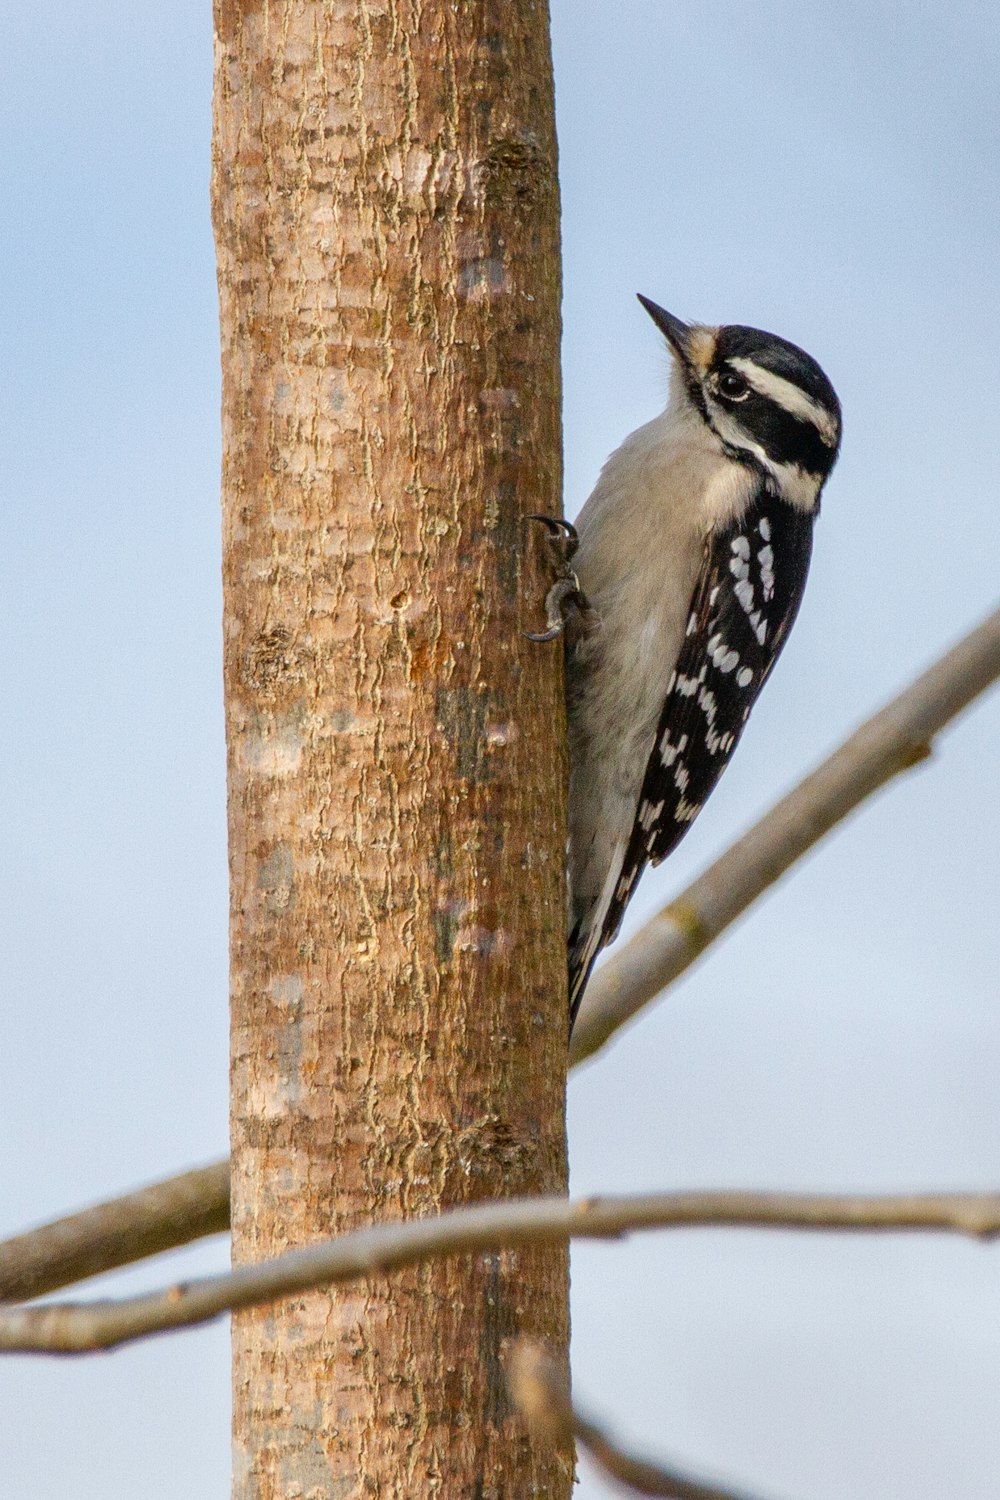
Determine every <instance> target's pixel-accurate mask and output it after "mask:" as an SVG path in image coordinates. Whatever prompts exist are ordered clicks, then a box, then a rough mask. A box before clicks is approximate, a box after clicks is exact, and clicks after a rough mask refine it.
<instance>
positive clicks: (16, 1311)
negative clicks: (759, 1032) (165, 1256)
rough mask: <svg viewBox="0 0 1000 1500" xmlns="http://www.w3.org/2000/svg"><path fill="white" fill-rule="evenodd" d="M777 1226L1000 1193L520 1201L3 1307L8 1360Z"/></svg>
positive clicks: (997, 1224) (912, 1216)
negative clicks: (714, 1230)
mask: <svg viewBox="0 0 1000 1500" xmlns="http://www.w3.org/2000/svg"><path fill="white" fill-rule="evenodd" d="M682 1227H686V1228H708V1227H729V1228H738V1227H746V1228H751V1227H753V1228H771V1229H826V1230H881V1231H891V1230H950V1231H952V1232H955V1233H958V1234H967V1235H972V1236H974V1237H975V1238H979V1239H991V1238H993V1237H994V1236H995V1235H997V1234H1000V1193H933V1194H905V1195H900V1194H896V1195H887V1196H871V1195H868V1194H861V1195H851V1196H826V1195H816V1194H806V1193H747V1192H696V1193H653V1194H645V1195H637V1196H625V1197H607V1198H584V1199H579V1200H577V1201H576V1202H571V1201H569V1200H567V1199H565V1198H557V1197H550V1198H512V1199H508V1200H506V1201H504V1202H499V1203H481V1204H477V1205H476V1206H474V1207H472V1208H460V1209H454V1210H452V1211H451V1212H449V1213H444V1214H441V1215H439V1216H438V1217H436V1218H429V1219H413V1220H408V1221H405V1222H403V1223H390V1224H377V1225H374V1226H372V1227H371V1228H368V1229H362V1230H358V1231H356V1232H355V1233H353V1234H346V1235H343V1236H341V1237H340V1238H338V1239H333V1240H326V1241H323V1242H322V1243H320V1244H315V1245H309V1246H307V1247H305V1248H304V1249H300V1250H291V1251H289V1252H288V1253H287V1254H285V1255H280V1256H277V1257H275V1258H274V1259H271V1260H264V1261H260V1262H258V1263H257V1264H254V1265H245V1266H239V1267H237V1268H236V1269H235V1270H234V1271H232V1272H230V1273H228V1274H225V1275H219V1276H207V1277H204V1278H202V1279H200V1280H197V1281H191V1282H187V1283H181V1284H179V1285H177V1286H172V1287H168V1288H166V1289H165V1290H163V1291H159V1292H153V1293H149V1294H147V1295H145V1296H141V1297H129V1298H125V1299H123V1300H121V1301H118V1302H109V1301H104V1302H93V1303H66V1302H63V1303H49V1304H48V1305H43V1306H32V1307H24V1306H18V1307H13V1306H6V1307H0V1350H6V1351H8V1352H15V1351H19V1352H24V1353H27V1352H32V1351H33V1352H42V1353H50V1354H56V1353H61V1354H79V1353H85V1352H86V1351H88V1350H92V1349H110V1348H112V1347H114V1346H115V1345H117V1344H122V1343H126V1342H128V1341H129V1340H131V1339H137V1338H143V1337H144V1336H146V1335H147V1334H152V1333H163V1332H165V1331H166V1330H167V1329H171V1328H185V1327H189V1326H190V1325H192V1324H195V1323H205V1322H207V1321H209V1320H210V1319H211V1318H215V1317H218V1316H219V1314H220V1313H224V1312H227V1311H232V1310H235V1309H237V1308H246V1307H255V1306H259V1305H260V1304H261V1303H265V1302H268V1303H270V1302H275V1301H278V1300H280V1299H282V1298H285V1297H289V1296H292V1295H294V1294H297V1293H301V1292H306V1291H310V1290H312V1289H314V1288H316V1287H321V1286H330V1285H332V1284H333V1283H335V1282H342V1281H350V1280H353V1279H354V1278H356V1277H359V1276H371V1275H372V1274H373V1273H375V1272H385V1271H392V1270H397V1269H398V1268H399V1267H401V1266H408V1265H413V1264H415V1263H416V1262H418V1261H424V1260H428V1259H430V1258H432V1257H435V1256H449V1255H459V1254H477V1253H479V1252H482V1251H486V1250H497V1249H509V1248H512V1247H515V1246H521V1245H541V1244H546V1243H550V1242H553V1241H560V1240H567V1239H617V1238H619V1237H620V1236H622V1235H624V1234H628V1233H630V1232H632V1231H635V1230H642V1229H667V1228H682Z"/></svg>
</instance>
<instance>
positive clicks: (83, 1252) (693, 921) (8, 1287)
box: [0, 610, 1000, 1300]
mask: <svg viewBox="0 0 1000 1500" xmlns="http://www.w3.org/2000/svg"><path fill="white" fill-rule="evenodd" d="M998 676H1000V610H996V611H995V612H994V613H993V614H992V615H990V616H988V618H987V619H986V620H984V621H983V623H982V624H981V625H979V626H977V627H976V629H975V630H973V631H971V632H970V633H969V635H967V636H966V637H965V638H964V639H963V640H961V641H960V642H959V643H958V645H957V646H954V647H953V648H952V649H951V650H950V651H948V652H946V653H945V655H944V656H942V657H941V658H939V660H938V661H937V662H935V663H934V665H933V666H932V667H930V668H929V669H928V670H927V671H926V672H924V673H923V674H922V675H921V676H920V677H918V678H917V679H916V680H915V681H914V682H913V683H911V684H910V686H909V687H907V688H905V689H904V690H903V692H902V693H900V694H899V695H898V697H896V698H894V699H893V700H892V701H891V702H890V703H889V704H887V705H886V707H885V708H883V709H882V710H880V712H879V713H877V714H875V715H874V717H872V718H871V719H868V720H867V721H866V722H865V723H864V724H862V725H861V727H860V728H859V729H857V730H856V731H855V732H854V734H852V735H851V736H850V738H849V739H848V740H847V741H846V742H845V743H844V744H843V745H841V747H840V748H839V749H838V750H835V751H834V753H833V754H832V755H831V756H830V757H829V758H828V759H827V760H826V761H824V762H823V764H822V765H821V766H819V767H818V768H817V769H816V770H815V771H813V772H812V773H811V774H810V775H809V776H807V777H806V779H805V780H804V781H803V782H802V783H801V784H800V785H799V786H798V787H796V789H795V790H794V791H792V792H791V793H789V795H788V796H787V797H785V798H783V799H782V800H781V801H780V802H779V803H777V805H776V806H775V807H774V808H772V810H771V811H770V812H769V813H767V814H765V816H764V817H763V818H762V819H761V820H760V821H759V822H758V823H757V824H756V825H755V826H754V827H753V828H751V829H750V831H749V832H748V833H746V834H744V836H743V837H742V838H741V839H739V840H737V842H736V843H735V844H734V845H733V846H732V847H731V848H730V849H729V850H728V851H727V852H726V853H725V854H723V855H722V856H721V858H720V859H718V860H716V862H715V863H714V864H713V865H711V866H710V867H709V869H707V870H706V871H704V873H703V874H701V875H699V876H698V878H697V879H696V880H695V881H694V882H693V883H692V884H691V885H690V886H688V888H687V890H686V891H684V892H682V894H681V895H680V896H678V897H677V898H676V900H674V901H673V902H671V903H670V905H669V906H668V907H666V909H665V910H664V911H662V912H661V913H660V914H659V915H658V916H656V917H653V918H652V920H651V921H649V922H647V923H646V925H645V926H644V927H643V928H642V929H641V930H640V931H639V932H638V933H636V935H635V936H634V937H633V938H631V939H630V940H629V942H627V943H624V944H623V945H622V946H621V947H620V948H619V949H618V951H617V952H616V953H615V954H614V955H613V956H612V957H611V958H610V959H609V960H608V961H607V962H606V963H605V964H604V965H602V967H601V968H600V969H598V970H597V972H596V973H595V974H594V976H593V977H592V979H591V981H590V984H589V986H588V990H587V994H586V996H585V998H584V1003H583V1006H582V1008H581V1012H580V1015H579V1017H578V1018H577V1023H576V1027H575V1030H574V1033H573V1041H572V1049H571V1054H570V1062H571V1065H572V1064H576V1063H579V1062H583V1061H584V1060H585V1059H586V1058H588V1057H590V1056H592V1055H593V1053H595V1052H596V1051H598V1050H599V1048H601V1047H602V1046H603V1045H604V1043H605V1042H606V1041H607V1040H608V1038H609V1037H610V1036H612V1035H613V1033H614V1032H615V1031H617V1030H618V1028H619V1027H620V1026H623V1025H625V1023H626V1022H627V1021H629V1020H630V1019H631V1018H632V1017H633V1016H634V1015H635V1014H636V1013H637V1011H639V1010H640V1009H641V1008H642V1007H643V1006H644V1005H647V1004H648V1003H649V1002H650V1001H651V1000H653V999H654V998H655V997H656V996H657V995H658V994H659V993H660V992H661V991H662V990H663V989H665V988H666V986H667V985H669V984H670V983H671V982H672V981H673V980H675V979H677V978H678V977H679V976H680V975H681V974H682V973H683V972H684V971H685V969H687V968H688V967H689V966H690V965H691V964H692V963H693V962H694V961H695V959H696V958H697V957H698V956H699V955H700V954H701V953H702V952H703V951H704V950H705V948H706V947H707V946H708V945H709V944H710V943H711V942H712V941H714V939H715V938H717V937H718V936H719V934H720V933H721V932H723V931H724V930H725V928H726V927H727V926H728V925H729V924H730V923H731V922H733V921H735V919H736V918H737V917H738V916H739V915H740V914H741V913H742V912H744V911H745V910H746V909H747V907H748V906H750V905H752V903H753V902H754V901H755V900H756V899H757V898H758V896H760V895H761V894H762V893H763V892H764V891H765V890H766V889H767V888H768V886H770V885H772V884H773V883H774V881H776V880H777V879H778V878H779V877H780V876H781V875H783V874H784V873H785V871H786V870H788V869H789V868H790V867H791V866H792V865H793V864H794V863H795V862H796V860H798V859H800V858H801V856H802V855H803V854H805V853H806V852H807V851H808V850H809V849H810V848H811V847H812V846H813V844H815V843H816V842H817V841H818V840H819V839H820V838H822V837H823V835H824V834H826V833H828V832H829V830H830V829H831V828H832V827H834V825H835V824H836V823H837V822H838V821H840V819H842V818H844V817H846V816H847V815H848V814H849V813H850V812H851V811H853V809H854V808H856V807H857V806H859V805H860V804H861V803H862V802H863V801H864V800H865V799H866V798H868V797H870V796H871V795H872V793H873V792H875V791H877V790H878V789H879V788H880V787H881V786H884V785H885V783H886V782H887V781H889V780H891V779H892V777H893V776H895V775H897V774H898V773H899V772H901V771H903V770H906V769H907V768H908V767H910V766H913V765H915V764H917V763H918V762H919V761H920V760H921V759H922V758H924V757H925V756H926V755H927V753H928V749H929V745H930V741H931V740H932V739H933V737H934V735H936V734H937V733H938V732H939V731H940V730H941V729H942V728H943V727H944V725H945V724H947V723H948V721H949V720H950V719H952V718H954V717H955V715H956V714H958V713H960V712H961V711H962V709H964V708H966V707H967V706H968V705H969V704H970V703H971V702H972V701H973V699H974V698H975V697H977V696H978V695H979V694H980V693H982V692H984V691H985V689H986V688H988V687H989V686H990V685H991V684H992V683H993V682H994V681H995V680H996V678H997V677H998ZM227 1185H228V1163H227V1162H225V1161H219V1162H213V1163H212V1165H211V1166H210V1167H206V1168H203V1169H202V1170H201V1171H200V1172H192V1173H185V1174H184V1175H183V1176H180V1177H176V1178H171V1179H169V1180H168V1181H166V1182H163V1183H158V1184H154V1185H153V1186H152V1187H150V1188H146V1189H143V1190H142V1191H141V1192H139V1193H132V1194H128V1195H127V1196H125V1197H123V1198H119V1199H115V1200H114V1201H112V1202H110V1203H106V1204H102V1205H100V1206H99V1207H98V1208H95V1209H87V1210H85V1211H84V1213H82V1214H76V1215H73V1216H71V1217H70V1218H67V1219H64V1220H59V1221H58V1223H57V1224H55V1225H45V1226H43V1227H42V1228H40V1229H36V1230H33V1231H29V1232H28V1233H26V1234H23V1235H19V1236H18V1237H17V1239H15V1240H7V1241H5V1242H2V1243H0V1300H11V1299H14V1298H19V1297H29V1296H40V1295H41V1294H42V1293H43V1292H50V1291H55V1290H56V1289H57V1288H58V1287H60V1286H66V1285H68V1284H69V1283H70V1282H71V1281H76V1280H81V1279H83V1278H84V1277H86V1276H93V1275H96V1274H97V1273H98V1272H100V1271H107V1270H113V1269H115V1268H116V1267H118V1266H121V1265H126V1264H128V1263H129V1262H131V1261H134V1260H139V1259H141V1258H142V1257H143V1256H145V1255H152V1254H156V1253H157V1252H158V1251H161V1250H168V1249H170V1248H172V1247H173V1246H175V1245H183V1244H186V1243H188V1242H189V1241H190V1240H193V1239H197V1238H198V1237H199V1236H200V1235H203V1234H214V1233H216V1232H217V1231H219V1230H222V1229H225V1228H226V1227H227V1226H228V1222H229V1217H228V1194H227ZM201 1194H204V1197H203V1199H202V1198H201V1196H200V1195H201ZM158 1195H161V1196H158ZM158 1204H159V1207H158V1206H157V1205H158ZM89 1241H92V1245H90V1244H88V1242H89ZM71 1243H72V1244H74V1245H75V1247H76V1248H75V1249H74V1250H73V1252H72V1253H68V1252H67V1251H66V1250H64V1249H61V1248H60V1244H62V1245H69V1244H71Z"/></svg>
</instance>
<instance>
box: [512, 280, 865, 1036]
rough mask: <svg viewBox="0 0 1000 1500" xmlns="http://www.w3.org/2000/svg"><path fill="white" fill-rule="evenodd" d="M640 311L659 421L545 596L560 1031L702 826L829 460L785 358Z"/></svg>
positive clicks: (603, 487) (832, 400) (775, 638)
mask: <svg viewBox="0 0 1000 1500" xmlns="http://www.w3.org/2000/svg"><path fill="white" fill-rule="evenodd" d="M639 300H640V302H641V303H642V305H643V307H644V308H645V309H646V311H647V312H648V313H649V315H650V317H651V318H652V319H653V321H654V323H656V325H657V327H658V328H659V329H660V330H661V331H662V333H663V334H664V335H665V337H666V340H667V343H668V345H669V347H670V351H671V354H672V355H673V368H672V374H671V383H670V397H669V401H668V404H667V408H666V410H665V411H664V412H663V413H662V414H661V415H660V416H658V417H656V418H654V420H653V421H652V422H647V423H646V425H645V426H644V427H640V428H639V429H638V430H637V431H636V432H633V433H632V434H631V436H630V437H627V438H626V439H625V441H624V443H622V445H621V447H620V448H619V449H618V450H617V451H616V452H615V453H613V454H612V456H611V457H610V458H609V459H608V461H607V463H606V464H605V466H604V468H603V470H602V471H601V476H600V478H599V479H598V481H597V485H596V488H595V489H594V492H593V494H592V495H591V496H590V499H589V500H588V501H587V503H586V505H585V506H584V507H583V510H582V511H581V513H580V516H579V518H578V521H577V528H578V533H579V542H578V545H577V546H576V547H575V550H574V551H573V553H572V563H571V567H572V570H573V571H572V573H570V572H569V566H567V567H566V568H565V569H564V577H563V580H562V582H561V584H557V586H556V588H555V589H553V591H552V595H553V596H556V601H557V602H558V603H559V605H560V607H562V606H564V605H565V604H566V603H568V602H574V603H575V604H576V605H577V608H576V610H575V611H571V612H570V613H569V615H568V618H567V621H566V626H567V631H566V634H567V642H566V673H567V698H568V707H569V735H570V791H569V885H570V938H569V975H570V1015H571V1024H572V1018H573V1017H575V1015H576V1012H577V1009H578V1007H579V1004H580V999H581V996H582V994H583V989H584V986H585V984H586V982H587V978H588V976H589V974H590V971H591V968H592V966H593V963H594V960H595V958H596V957H597V954H598V952H599V951H600V949H601V948H603V947H604V946H605V944H606V943H610V942H611V940H612V938H613V937H614V936H615V934H616V933H617V931H618V928H619V926H620V924H621V920H622V914H623V912H624V910H625V907H626V906H627V905H628V902H629V899H630V897H631V895H632V892H633V891H634V890H635V887H636V883H637V882H638V879H639V876H640V875H641V874H642V871H643V869H644V868H645V867H646V865H647V864H653V865H656V864H659V862H660V860H662V859H664V858H665V857H666V855H668V854H669V853H670V852H671V850H672V849H673V848H674V847H675V846H676V844H677V843H678V842H679V841H680V839H681V838H682V837H683V836H684V834H685V833H686V832H687V830H688V828H689V827H690V826H691V822H692V820H693V819H694V818H695V817H696V816H697V814H698V813H699V811H700V810H701V808H702V806H703V805H704V803H705V799H706V798H707V797H708V795H709V793H710V792H711V791H712V788H713V787H714V786H715V783H716V782H717V781H718V779H719V777H720V775H721V774H722V772H723V770H724V769H725V767H726V765H727V764H728V761H729V757H730V756H731V754H732V752H733V750H734V749H735V748H736V744H737V741H738V740H739V737H740V735H741V734H742V732H743V726H744V725H745V723H746V721H747V718H748V716H749V714H750V710H751V708H752V707H753V705H754V703H755V701H756V699H757V695H758V693H759V692H760V690H761V688H762V687H763V685H764V683H765V682H766V681H767V678H768V676H769V675H770V672H771V670H772V668H773V666H774V664H775V662H776V660H777V658H778V654H779V652H780V651H781V648H782V646H783V645H784V643H785V641H786V639H787V637H788V632H789V631H790V629H791V627H792V624H793V622H794V620H795V616H796V613H797V611H798V608H799V603H800V601H801V599H802V591H803V589H804V587H805V582H806V573H807V571H808V568H809V554H810V550H811V547H812V532H813V523H814V522H815V520H816V517H817V515H818V514H819V503H820V494H821V491H822V489H823V485H824V483H825V481H826V479H827V476H828V475H829V473H830V470H831V469H832V468H833V465H834V462H835V460H836V457H837V451H838V448H839V445H840V428H841V416H840V403H839V401H838V400H837V395H836V392H835V391H834V389H833V386H832V385H831V384H830V382H829V380H828V379H827V377H826V376H825V375H824V373H823V371H822V370H821V369H820V367H819V365H818V364H817V363H816V362H815V360H813V359H811V358H810V356H809V355H808V354H806V353H804V351H803V350H801V349H799V348H797V347H796V345H795V344H790V343H788V342H787V341H786V340H785V339H781V338H778V337H776V336H775V335H774V334H771V333H762V332H761V331H760V330H759V329H757V328H744V327H742V326H740V325H733V326H729V327H722V328H709V327H704V326H701V325H698V324H692V325H689V324H686V323H682V322H681V321H680V319H679V318H675V317H673V316H672V315H671V314H670V313H668V312H664V310H663V309H662V308H661V307H657V305H656V303H655V302H650V301H649V300H648V299H647V298H645V297H640V299H639ZM539 519H542V518H539ZM563 529H564V530H565V531H566V532H567V533H569V534H570V536H571V537H572V539H573V541H574V542H575V540H576V538H575V535H574V534H573V530H572V528H570V527H563ZM550 597H551V596H550ZM550 624H551V619H550ZM557 628H558V627H557ZM554 633H555V631H554V630H552V631H550V632H548V633H547V634H548V635H552V634H554ZM542 638H545V637H539V639H542Z"/></svg>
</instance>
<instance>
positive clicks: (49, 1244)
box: [0, 1160, 229, 1302]
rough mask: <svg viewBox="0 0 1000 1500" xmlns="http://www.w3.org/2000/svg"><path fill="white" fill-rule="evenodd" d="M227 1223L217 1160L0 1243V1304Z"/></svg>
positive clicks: (225, 1189) (223, 1172)
mask: <svg viewBox="0 0 1000 1500" xmlns="http://www.w3.org/2000/svg"><path fill="white" fill-rule="evenodd" d="M228 1228H229V1162H228V1161H225V1160H224V1161H216V1162H212V1163H211V1165H210V1166H207V1167H198V1168H196V1169H195V1170H194V1171H191V1172H183V1173H181V1175H180V1176H178V1177H168V1178H166V1180H165V1181H162V1182H154V1183H151V1184H150V1186H149V1187H145V1188H140V1189H139V1190H138V1191H137V1192H134V1193H128V1194H127V1195H126V1196H125V1197H122V1198H112V1199H110V1200H109V1201H108V1202H107V1203H96V1204H95V1205H94V1206H93V1208H85V1209H83V1211H82V1212H81V1213H76V1214H69V1215H68V1216H67V1217H66V1218H63V1219H56V1220H55V1221H54V1222H53V1223H51V1224H43V1225H42V1226H41V1227H40V1228H38V1229H29V1230H28V1231H27V1232H26V1233H24V1234H19V1235H17V1236H16V1237H15V1238H13V1239H9V1240H3V1241H2V1242H0V1302H18V1301H21V1300H23V1299H25V1298H28V1297H41V1296H43V1295H44V1293H46V1292H52V1291H55V1290H56V1288H57V1287H61V1286H68V1285H69V1284H70V1283H71V1282H74V1281H84V1280H85V1279H86V1278H87V1277H88V1276H97V1275H99V1274H100V1273H101V1272H102V1271H114V1270H117V1268H118V1267H119V1266H127V1265H130V1264H131V1263H132V1262H133V1261H137V1260H144V1259H145V1258H146V1257H147V1256H149V1255H158V1254H159V1253H160V1252H161V1251H162V1250H173V1249H176V1247H177V1246H178V1245H186V1244H188V1243H189V1242H190V1241H191V1240H198V1239H201V1238H202V1237H203V1236H204V1235H207V1234H220V1233H221V1232H222V1231H224V1230H226V1229H228Z"/></svg>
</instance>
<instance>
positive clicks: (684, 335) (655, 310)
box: [636, 292, 691, 365]
mask: <svg viewBox="0 0 1000 1500" xmlns="http://www.w3.org/2000/svg"><path fill="white" fill-rule="evenodd" d="M636 296H637V297H638V298H639V301H640V302H641V303H642V305H643V307H644V308H645V309H646V311H647V312H648V313H649V316H650V317H651V318H652V320H653V322H654V323H655V324H656V326H657V328H658V329H659V330H660V332H661V333H662V334H663V336H664V337H665V338H666V340H667V343H668V344H669V345H670V347H671V349H673V351H674V353H675V354H676V355H677V357H678V359H679V360H680V361H681V363H682V364H683V365H690V363H691V329H690V328H689V327H688V325H687V323H682V322H681V320H680V318H675V317H674V315H673V313H668V312H664V310H663V308H662V307H658V306H657V304H656V303H655V302H651V301H650V300H649V298H648V297H644V296H643V295H642V293H641V292H637V293H636Z"/></svg>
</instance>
